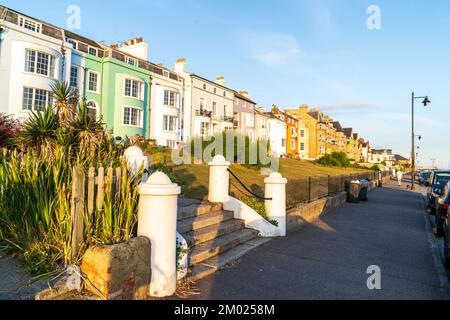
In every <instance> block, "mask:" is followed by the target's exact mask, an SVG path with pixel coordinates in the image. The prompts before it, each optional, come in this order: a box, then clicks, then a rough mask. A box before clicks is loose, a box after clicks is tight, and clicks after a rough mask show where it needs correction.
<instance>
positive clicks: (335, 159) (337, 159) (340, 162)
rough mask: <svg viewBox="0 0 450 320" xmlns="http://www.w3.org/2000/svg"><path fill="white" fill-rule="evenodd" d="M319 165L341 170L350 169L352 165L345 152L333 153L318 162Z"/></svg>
mask: <svg viewBox="0 0 450 320" xmlns="http://www.w3.org/2000/svg"><path fill="white" fill-rule="evenodd" d="M317 163H318V164H321V165H324V166H333V167H341V168H348V167H350V165H351V163H350V160H349V159H348V157H347V154H346V153H345V152H333V153H332V154H327V155H325V156H323V157H322V158H320V159H319V160H317Z"/></svg>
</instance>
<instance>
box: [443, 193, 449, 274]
mask: <svg viewBox="0 0 450 320" xmlns="http://www.w3.org/2000/svg"><path fill="white" fill-rule="evenodd" d="M449 187H450V186H449V185H447V192H448V190H450V188H449ZM449 193H450V192H449ZM443 229H444V264H445V266H446V267H447V268H450V208H448V209H447V213H446V214H445V217H444V226H443Z"/></svg>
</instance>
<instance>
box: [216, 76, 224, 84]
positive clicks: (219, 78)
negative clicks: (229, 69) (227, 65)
mask: <svg viewBox="0 0 450 320" xmlns="http://www.w3.org/2000/svg"><path fill="white" fill-rule="evenodd" d="M215 83H217V84H220V85H221V86H224V87H225V78H224V77H222V76H220V77H217V79H216V81H215Z"/></svg>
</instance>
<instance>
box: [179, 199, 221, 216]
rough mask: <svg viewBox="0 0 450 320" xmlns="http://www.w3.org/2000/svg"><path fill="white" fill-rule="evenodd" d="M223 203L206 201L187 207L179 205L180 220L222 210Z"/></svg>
mask: <svg viewBox="0 0 450 320" xmlns="http://www.w3.org/2000/svg"><path fill="white" fill-rule="evenodd" d="M222 209H223V204H221V203H209V202H204V203H201V204H193V205H189V206H186V207H178V220H182V219H188V218H193V217H197V216H201V215H204V214H208V213H211V212H215V211H221V210H222Z"/></svg>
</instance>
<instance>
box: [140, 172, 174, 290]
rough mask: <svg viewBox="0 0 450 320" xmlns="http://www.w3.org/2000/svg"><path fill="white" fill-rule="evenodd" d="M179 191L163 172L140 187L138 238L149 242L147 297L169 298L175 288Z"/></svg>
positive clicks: (153, 176) (156, 174) (157, 173)
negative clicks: (149, 259)
mask: <svg viewBox="0 0 450 320" xmlns="http://www.w3.org/2000/svg"><path fill="white" fill-rule="evenodd" d="M180 193H181V188H180V187H179V186H178V185H176V184H174V183H172V181H170V179H169V177H168V176H166V175H165V174H164V173H162V172H156V173H155V174H153V175H151V176H150V178H148V180H147V182H146V183H142V184H141V185H140V186H139V194H140V199H139V216H138V235H139V236H145V237H147V238H149V239H150V241H151V244H152V245H151V250H152V252H151V282H150V292H149V293H150V295H151V296H154V297H169V296H172V295H173V294H174V293H175V290H176V288H177V262H176V250H177V243H176V239H177V206H178V204H177V199H178V195H179V194H180Z"/></svg>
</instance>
